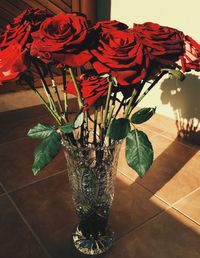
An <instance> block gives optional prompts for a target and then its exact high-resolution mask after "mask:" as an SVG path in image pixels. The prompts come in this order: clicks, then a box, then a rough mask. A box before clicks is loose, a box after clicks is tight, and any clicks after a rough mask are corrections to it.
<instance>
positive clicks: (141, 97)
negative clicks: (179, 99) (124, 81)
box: [128, 71, 167, 115]
mask: <svg viewBox="0 0 200 258" xmlns="http://www.w3.org/2000/svg"><path fill="white" fill-rule="evenodd" d="M166 73H167V71H162V72H161V73H160V74H159V76H158V77H157V78H156V79H155V80H154V82H153V83H152V84H151V85H150V86H149V87H148V88H147V89H146V90H145V92H144V93H143V94H142V95H141V96H140V97H139V98H138V100H137V101H136V102H135V103H134V104H133V105H132V107H131V109H130V111H129V114H128V115H130V113H131V112H132V110H133V109H134V107H136V106H137V104H138V103H139V102H140V101H141V100H142V99H143V98H144V97H145V96H146V95H147V93H148V92H149V91H150V90H151V89H152V88H153V87H154V86H155V85H156V84H157V83H158V82H159V80H160V79H161V78H162V77H163V76H164V75H165V74H166Z"/></svg>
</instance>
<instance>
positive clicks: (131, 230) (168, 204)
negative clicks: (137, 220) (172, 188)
mask: <svg viewBox="0 0 200 258" xmlns="http://www.w3.org/2000/svg"><path fill="white" fill-rule="evenodd" d="M118 171H119V172H120V173H121V174H122V175H124V176H125V177H127V178H128V179H129V180H131V181H132V182H133V183H136V184H138V185H140V186H141V187H142V188H144V189H145V190H147V191H148V192H150V193H151V194H152V196H155V197H156V198H158V199H159V200H160V201H162V202H163V203H165V204H166V205H167V207H166V208H165V209H163V210H162V211H161V212H159V213H157V214H155V215H154V216H152V217H150V218H148V219H147V220H145V221H143V223H142V224H139V225H138V226H136V227H135V228H132V229H130V230H129V231H127V232H126V233H125V234H124V235H123V236H121V237H119V238H118V239H117V240H116V242H117V241H119V240H120V239H121V238H123V237H124V236H126V235H128V234H130V233H131V232H134V231H136V230H137V229H140V228H141V227H142V226H144V225H146V224H147V223H149V222H151V221H152V220H153V219H154V218H156V217H158V216H160V215H162V214H164V213H166V212H167V211H168V210H169V209H174V210H176V211H177V212H179V213H180V214H182V215H183V216H184V217H186V218H187V219H189V220H191V221H192V222H194V223H195V224H197V225H198V226H200V223H198V222H197V221H195V220H194V219H193V218H191V217H190V216H189V215H187V214H185V213H184V212H182V211H180V210H179V209H178V208H176V207H174V205H176V204H177V203H179V202H181V201H182V200H183V199H185V198H187V197H188V196H190V195H192V194H193V193H195V192H196V191H198V190H199V189H200V187H198V188H196V189H195V190H193V191H192V192H190V193H188V194H186V195H185V196H183V197H182V198H180V199H179V200H178V201H176V202H175V203H173V204H170V203H168V202H167V201H165V200H164V199H162V198H160V197H159V196H158V195H156V194H154V193H153V192H152V191H151V190H149V189H148V188H146V187H145V186H143V185H141V184H140V183H138V182H136V181H134V180H133V179H131V178H130V177H129V176H127V175H126V174H124V173H123V172H121V171H120V170H119V169H118Z"/></svg>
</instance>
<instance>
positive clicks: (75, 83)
mask: <svg viewBox="0 0 200 258" xmlns="http://www.w3.org/2000/svg"><path fill="white" fill-rule="evenodd" d="M69 72H70V75H71V77H72V81H73V83H74V86H75V89H76V92H77V97H78V105H79V108H80V109H82V108H83V107H84V103H83V100H82V96H81V91H80V89H79V86H78V84H77V81H76V78H75V76H74V72H73V70H72V68H69Z"/></svg>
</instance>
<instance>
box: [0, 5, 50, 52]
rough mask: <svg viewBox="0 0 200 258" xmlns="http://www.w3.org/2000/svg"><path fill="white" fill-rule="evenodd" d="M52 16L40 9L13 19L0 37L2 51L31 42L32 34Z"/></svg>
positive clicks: (26, 11)
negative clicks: (18, 44)
mask: <svg viewBox="0 0 200 258" xmlns="http://www.w3.org/2000/svg"><path fill="white" fill-rule="evenodd" d="M49 16H52V15H51V14H50V13H49V12H48V11H45V10H39V9H26V10H24V11H23V12H22V13H21V14H20V15H18V16H17V17H15V18H14V19H13V22H12V23H11V24H10V25H8V26H7V27H6V30H5V32H4V33H2V34H1V35H0V49H1V50H3V49H5V48H6V47H8V46H9V45H11V44H14V43H20V44H21V45H22V46H24V45H25V43H27V42H31V41H32V38H31V37H30V36H31V32H33V31H35V30H37V29H38V28H39V26H40V24H41V23H42V21H43V20H44V19H46V18H47V17H49Z"/></svg>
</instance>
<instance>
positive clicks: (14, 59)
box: [0, 43, 29, 84]
mask: <svg viewBox="0 0 200 258" xmlns="http://www.w3.org/2000/svg"><path fill="white" fill-rule="evenodd" d="M28 63H29V62H28V58H27V49H25V50H23V48H22V46H21V45H20V44H18V43H16V44H12V45H10V46H8V47H7V48H6V49H4V50H2V51H1V52H0V84H2V83H3V82H6V81H12V80H14V81H15V80H17V79H19V77H20V75H21V73H23V72H24V71H26V69H27V67H28Z"/></svg>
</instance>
